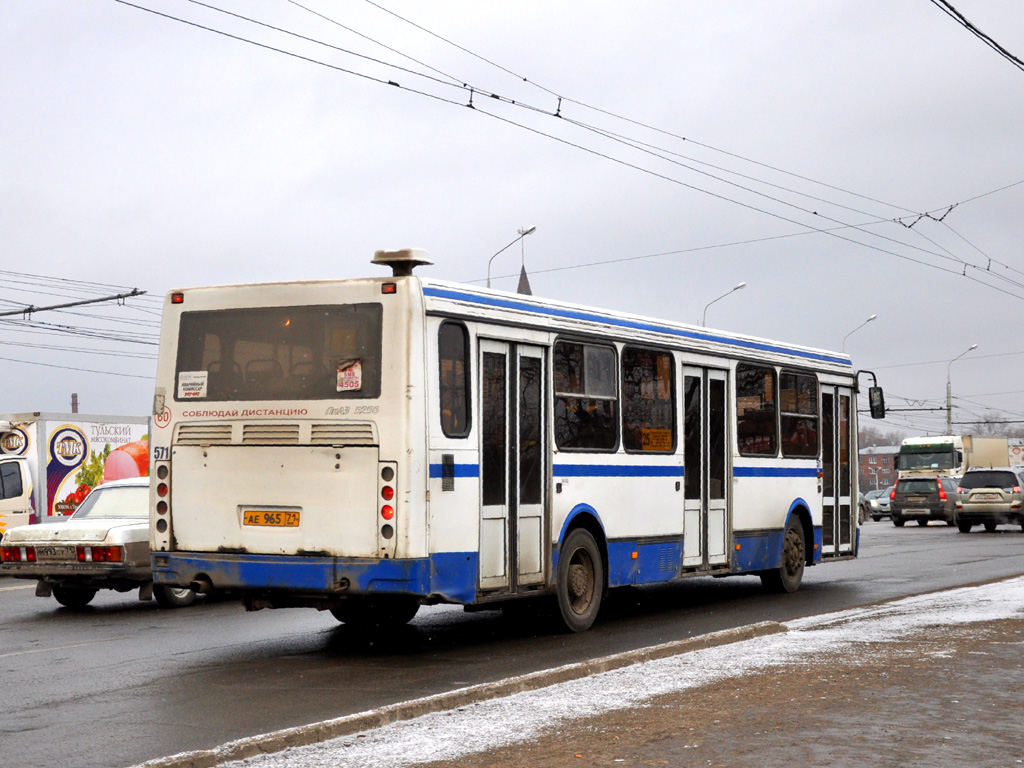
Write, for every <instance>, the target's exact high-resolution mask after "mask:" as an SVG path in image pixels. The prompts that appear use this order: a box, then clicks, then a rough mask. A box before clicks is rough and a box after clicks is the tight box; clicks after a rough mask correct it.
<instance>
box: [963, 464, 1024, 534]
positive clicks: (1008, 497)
mask: <svg viewBox="0 0 1024 768" xmlns="http://www.w3.org/2000/svg"><path fill="white" fill-rule="evenodd" d="M1022 486H1024V477H1022V476H1021V474H1019V473H1018V471H1017V470H1015V469H1012V468H1010V467H991V468H986V469H981V468H977V469H969V470H967V471H966V472H964V476H963V477H962V478H960V487H959V488H958V489H957V490H958V495H959V499H958V500H957V503H956V527H957V528H959V529H960V532H961V533H969V532H970V530H971V527H972V526H975V525H983V526H985V530H986V531H994V530H995V529H996V526H998V525H1001V524H1003V523H1010V524H1018V525H1020V526H1021V528H1024V510H1022V509H1021V505H1022V504H1024V494H1022V493H1021V487H1022Z"/></svg>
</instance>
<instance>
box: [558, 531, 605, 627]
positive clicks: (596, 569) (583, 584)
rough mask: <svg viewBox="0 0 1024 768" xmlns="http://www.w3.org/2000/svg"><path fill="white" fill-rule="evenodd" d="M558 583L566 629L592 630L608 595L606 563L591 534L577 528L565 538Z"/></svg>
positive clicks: (559, 598) (559, 609) (560, 607)
mask: <svg viewBox="0 0 1024 768" xmlns="http://www.w3.org/2000/svg"><path fill="white" fill-rule="evenodd" d="M557 579H558V584H557V592H558V611H559V613H560V614H561V616H562V622H563V623H564V624H565V627H566V629H568V630H569V631H571V632H583V631H585V630H587V629H590V626H591V625H592V624H593V623H594V620H595V619H596V618H597V612H598V611H599V610H600V609H601V597H602V594H603V593H604V561H603V560H602V559H601V550H600V548H599V547H598V546H597V542H596V541H595V540H594V537H593V536H592V535H591V533H590V531H588V530H586V529H585V528H577V529H575V530H574V531H571V532H570V533H569V535H568V536H566V537H565V542H564V543H563V544H562V547H561V551H560V552H559V555H558V575H557Z"/></svg>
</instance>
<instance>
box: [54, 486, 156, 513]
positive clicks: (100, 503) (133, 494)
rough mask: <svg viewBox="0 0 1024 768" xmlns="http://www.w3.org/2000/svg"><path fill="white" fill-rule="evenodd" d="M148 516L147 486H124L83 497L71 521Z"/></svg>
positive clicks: (99, 490) (103, 489)
mask: <svg viewBox="0 0 1024 768" xmlns="http://www.w3.org/2000/svg"><path fill="white" fill-rule="evenodd" d="M148 516H149V486H148V485H126V486H123V487H121V488H116V487H115V488H97V489H96V490H95V491H93V492H92V493H90V494H89V495H88V496H86V497H85V501H83V502H82V503H81V505H80V506H79V507H78V509H77V510H75V514H74V515H73V516H72V519H73V520H81V519H82V518H85V517H87V518H89V519H90V520H97V519H105V518H121V517H142V518H145V517H148Z"/></svg>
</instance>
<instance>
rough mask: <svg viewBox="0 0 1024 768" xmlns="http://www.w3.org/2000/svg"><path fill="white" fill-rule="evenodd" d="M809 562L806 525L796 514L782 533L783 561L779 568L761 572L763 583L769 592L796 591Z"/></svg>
mask: <svg viewBox="0 0 1024 768" xmlns="http://www.w3.org/2000/svg"><path fill="white" fill-rule="evenodd" d="M806 564H807V542H806V541H804V527H803V526H802V525H801V524H800V520H799V519H797V518H796V517H795V516H794V517H791V518H790V519H789V525H787V526H786V532H785V533H784V534H783V535H782V562H781V563H780V565H779V567H778V568H774V569H772V570H770V571H762V572H761V585H762V586H763V587H764V588H765V589H766V590H767V591H768V592H776V593H784V592H796V591H797V590H798V589H799V588H800V582H802V581H803V579H804V567H805V566H806Z"/></svg>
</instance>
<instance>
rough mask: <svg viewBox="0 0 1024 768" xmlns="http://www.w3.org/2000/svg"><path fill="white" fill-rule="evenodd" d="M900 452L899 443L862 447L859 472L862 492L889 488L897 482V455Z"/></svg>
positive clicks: (858, 462)
mask: <svg viewBox="0 0 1024 768" xmlns="http://www.w3.org/2000/svg"><path fill="white" fill-rule="evenodd" d="M899 453H900V447H899V446H898V445H878V446H875V447H873V448H861V449H860V455H859V456H858V461H857V472H858V479H859V481H860V490H861V493H866V492H867V491H873V490H875V489H876V488H888V487H889V486H890V485H892V484H894V483H895V482H896V457H897V456H899Z"/></svg>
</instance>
